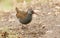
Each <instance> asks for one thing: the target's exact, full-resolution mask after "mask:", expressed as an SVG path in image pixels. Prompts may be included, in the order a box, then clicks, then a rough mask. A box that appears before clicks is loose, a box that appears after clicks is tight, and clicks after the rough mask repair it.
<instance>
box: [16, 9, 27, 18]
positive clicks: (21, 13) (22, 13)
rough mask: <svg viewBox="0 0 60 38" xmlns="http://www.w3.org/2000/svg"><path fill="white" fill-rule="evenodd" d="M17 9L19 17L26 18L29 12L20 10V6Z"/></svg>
mask: <svg viewBox="0 0 60 38" xmlns="http://www.w3.org/2000/svg"><path fill="white" fill-rule="evenodd" d="M16 11H17V14H16V16H17V18H20V19H24V18H25V17H26V16H27V12H24V11H20V10H19V9H18V8H16Z"/></svg>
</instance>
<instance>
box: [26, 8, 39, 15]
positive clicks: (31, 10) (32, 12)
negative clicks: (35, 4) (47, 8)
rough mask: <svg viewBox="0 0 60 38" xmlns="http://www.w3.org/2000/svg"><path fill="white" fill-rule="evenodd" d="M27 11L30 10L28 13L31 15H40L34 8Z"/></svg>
mask: <svg viewBox="0 0 60 38" xmlns="http://www.w3.org/2000/svg"><path fill="white" fill-rule="evenodd" d="M27 12H28V14H31V15H32V14H36V15H38V14H37V13H35V12H34V10H33V9H32V8H30V9H28V10H27Z"/></svg>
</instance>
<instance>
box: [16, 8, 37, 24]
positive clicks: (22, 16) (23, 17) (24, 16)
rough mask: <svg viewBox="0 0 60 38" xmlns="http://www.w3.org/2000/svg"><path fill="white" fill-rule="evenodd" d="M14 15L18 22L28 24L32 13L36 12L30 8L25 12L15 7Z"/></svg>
mask: <svg viewBox="0 0 60 38" xmlns="http://www.w3.org/2000/svg"><path fill="white" fill-rule="evenodd" d="M15 10H16V12H17V13H16V17H17V19H18V20H19V22H20V23H22V24H28V23H30V22H31V21H32V15H33V14H37V13H35V12H34V11H33V9H32V8H29V9H28V10H27V11H26V12H25V11H21V10H19V9H18V8H17V7H16V9H15Z"/></svg>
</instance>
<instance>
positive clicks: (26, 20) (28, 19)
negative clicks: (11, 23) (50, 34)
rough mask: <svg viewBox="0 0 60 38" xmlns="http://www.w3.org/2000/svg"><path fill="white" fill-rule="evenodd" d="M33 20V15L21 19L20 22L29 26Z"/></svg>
mask: <svg viewBox="0 0 60 38" xmlns="http://www.w3.org/2000/svg"><path fill="white" fill-rule="evenodd" d="M31 20H32V15H27V16H26V17H25V18H24V19H20V20H19V21H20V22H21V23H23V24H27V23H29V22H30V21H31Z"/></svg>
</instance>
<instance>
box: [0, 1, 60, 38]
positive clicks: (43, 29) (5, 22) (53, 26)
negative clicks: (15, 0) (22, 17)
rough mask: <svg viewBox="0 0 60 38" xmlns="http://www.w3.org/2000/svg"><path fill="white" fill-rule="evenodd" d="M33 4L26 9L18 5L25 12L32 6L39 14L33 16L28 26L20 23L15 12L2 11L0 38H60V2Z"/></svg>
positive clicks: (29, 4) (0, 15)
mask: <svg viewBox="0 0 60 38" xmlns="http://www.w3.org/2000/svg"><path fill="white" fill-rule="evenodd" d="M32 2H33V3H32ZM32 2H31V3H28V4H27V5H26V7H25V6H24V5H22V4H20V3H19V4H18V7H19V6H20V5H21V6H20V7H19V8H20V9H21V10H24V11H26V10H27V9H28V8H29V6H32V8H33V9H34V11H35V12H36V13H38V14H39V15H33V17H32V18H33V19H32V21H31V22H30V23H29V24H27V25H24V24H21V23H20V22H19V21H18V19H17V17H16V11H15V10H14V11H13V10H10V11H8V12H6V11H0V38H60V1H59V0H43V1H40V0H37V1H32ZM25 9H26V10H25ZM22 26H24V27H23V28H22Z"/></svg>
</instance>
